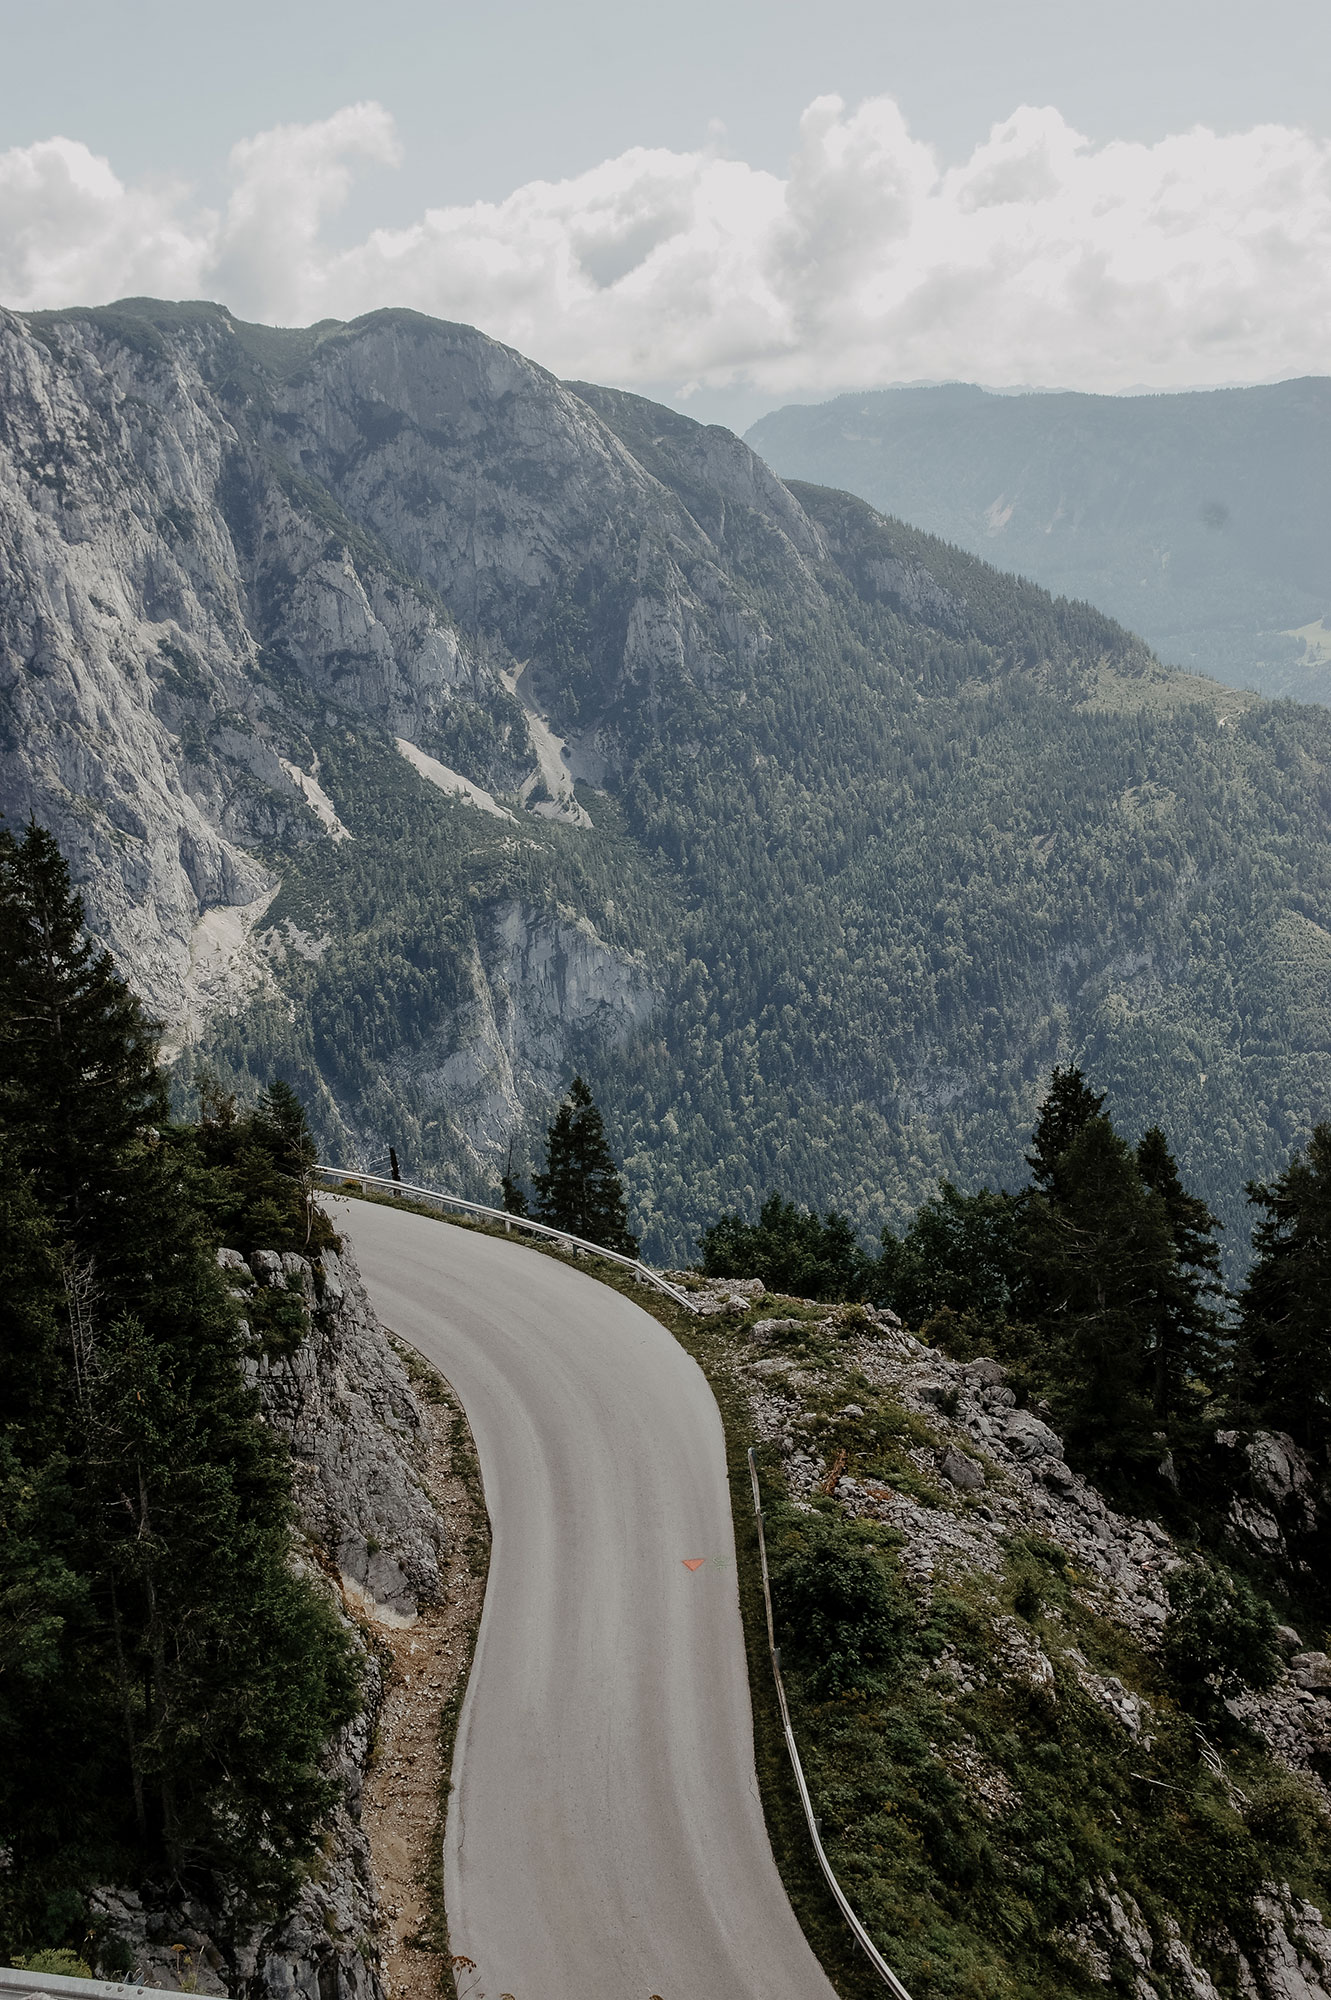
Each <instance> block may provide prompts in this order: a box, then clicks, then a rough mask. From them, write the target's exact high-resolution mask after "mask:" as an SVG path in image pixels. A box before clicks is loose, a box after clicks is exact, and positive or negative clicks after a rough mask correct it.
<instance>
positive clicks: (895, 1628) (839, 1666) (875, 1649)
mask: <svg viewBox="0 0 1331 2000" xmlns="http://www.w3.org/2000/svg"><path fill="white" fill-rule="evenodd" d="M772 1585H773V1596H774V1599H775V1608H776V1617H777V1638H778V1641H779V1643H780V1644H781V1645H782V1648H783V1651H788V1652H789V1653H790V1654H791V1655H792V1656H793V1657H794V1659H795V1660H796V1662H797V1663H798V1665H799V1667H800V1670H801V1671H802V1672H803V1673H804V1675H805V1676H806V1678H807V1680H808V1683H809V1686H810V1688H811V1689H814V1690H816V1691H818V1692H821V1693H826V1694H844V1693H845V1692H847V1690H848V1689H850V1688H853V1687H862V1686H863V1685H864V1684H865V1682H866V1681H867V1680H869V1679H871V1678H872V1676H873V1674H874V1671H875V1670H876V1669H877V1668H878V1667H880V1666H882V1665H883V1663H884V1662H885V1661H886V1660H888V1659H889V1658H890V1657H891V1655H892V1653H893V1652H894V1650H895V1648H896V1647H897V1645H898V1643H899V1641H900V1639H901V1637H902V1635H903V1634H904V1632H905V1630H906V1629H907V1627H908V1626H909V1625H911V1624H912V1623H913V1619H912V1616H911V1611H910V1606H909V1602H908V1600H907V1599H906V1598H905V1596H904V1595H903V1594H901V1593H899V1591H898V1590H897V1589H895V1588H894V1587H893V1585H892V1584H891V1583H890V1582H889V1581H888V1579H887V1577H886V1576H885V1575H884V1573H883V1570H882V1569H881V1567H880V1566H879V1564H878V1563H877V1562H876V1561H875V1560H874V1558H873V1557H872V1556H871V1555H868V1554H866V1553H864V1552H862V1551H860V1550H858V1549H856V1548H855V1547H854V1545H853V1544H852V1543H851V1542H849V1541H848V1539H847V1538H846V1536H845V1534H844V1531H842V1530H841V1529H840V1528H839V1527H838V1526H837V1525H836V1524H833V1523H823V1522H821V1521H819V1522H814V1521H813V1520H810V1522H809V1524H808V1526H807V1528H804V1529H803V1530H802V1532H801V1534H800V1538H799V1542H798V1544H797V1545H796V1546H795V1547H793V1548H791V1549H789V1550H788V1551H787V1552H785V1553H783V1554H782V1555H781V1556H780V1557H779V1558H778V1560H777V1562H776V1563H775V1565H774V1567H773V1575H772Z"/></svg>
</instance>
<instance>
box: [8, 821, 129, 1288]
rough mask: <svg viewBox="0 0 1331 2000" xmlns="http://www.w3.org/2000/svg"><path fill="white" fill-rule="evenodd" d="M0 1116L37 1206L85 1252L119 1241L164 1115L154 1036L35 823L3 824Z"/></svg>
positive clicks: (52, 845)
mask: <svg viewBox="0 0 1331 2000" xmlns="http://www.w3.org/2000/svg"><path fill="white" fill-rule="evenodd" d="M0 979H3V1008H2V1009H0V1117H3V1120H4V1124H5V1129H6V1131H7V1132H8V1134H9V1137H10V1141H11V1144H12V1145H13V1148H14V1151H15V1154H16V1156H17V1158H18V1159H19V1161H20V1162H21V1164H22V1165H23V1167H24V1168H25V1169H26V1171H27V1172H28V1173H29V1174H31V1176H32V1179H33V1184H34V1186H35V1188H36V1191H37V1194H38V1198H39V1199H40V1200H41V1202H42V1204H43V1206H44V1207H45V1208H46V1209H47V1210H48V1211H49V1212H50V1213H51V1214H52V1215H54V1216H56V1217H58V1218H59V1219H60V1223H61V1226H62V1227H63V1228H64V1229H65V1230H66V1231H67V1232H68V1233H69V1234H70V1235H71V1236H72V1237H73V1238H74V1240H75V1241H78V1242H80V1243H83V1244H84V1245H85V1247H86V1245H87V1243H88V1242H89V1241H90V1232H91V1233H96V1234H97V1235H98V1238H99V1243H100V1245H101V1247H102V1248H106V1247H108V1245H114V1242H115V1234H116V1224H115V1217H116V1214H117V1211H118V1210H120V1209H123V1207H124V1206H125V1205H126V1204H128V1203H129V1202H131V1201H132V1195H133V1179H134V1173H135V1156H134V1148H135V1142H136V1141H137V1140H141V1139H142V1138H143V1137H144V1136H145V1135H146V1134H147V1133H149V1132H150V1131H152V1130H153V1129H155V1128H157V1127H160V1126H161V1124H162V1123H163V1122H164V1120H165V1117H166V1112H167V1096H166V1086H165V1082H164V1080H163V1078H162V1076H161V1073H160V1072H159V1070H158V1068H157V1062H156V1039H155V1035H154V1032H153V1030H152V1028H151V1026H150V1024H149V1023H148V1022H147V1021H146V1020H145V1019H144V1015H143V1009H142V1007H141V1006H140V1004H139V1002H138V1000H137V998H136V997H135V995H134V994H133V993H131V992H130V990H129V988H128V987H127V986H126V985H125V983H124V981H123V980H122V979H121V978H119V977H118V975H117V973H116V970H115V967H114V965H113V964H112V961H111V956H110V954H109V952H106V951H99V950H98V949H97V948H96V946H95V945H94V944H93V943H92V942H91V940H90V939H89V938H87V937H85V936H84V934H83V904H82V900H81V899H80V898H79V897H78V896H77V895H76V894H74V893H73V892H72V891H71V888H70V882H69V871H68V869H67V868H66V866H65V862H64V858H63V856H62V855H61V853H60V849H59V848H58V847H57V846H56V843H55V842H54V840H52V838H51V836H50V834H49V833H47V832H46V831H45V830H44V829H43V828H42V827H39V826H36V825H33V826H29V827H28V829H27V831H26V832H25V833H24V834H23V836H22V837H21V839H18V840H16V839H15V838H14V836H13V834H12V833H10V832H9V830H8V829H7V828H4V829H0Z"/></svg>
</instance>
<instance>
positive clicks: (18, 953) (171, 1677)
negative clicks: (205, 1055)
mask: <svg viewBox="0 0 1331 2000" xmlns="http://www.w3.org/2000/svg"><path fill="white" fill-rule="evenodd" d="M81 915H82V913H81V908H80V904H79V899H78V897H77V896H75V895H73V894H71V892H70V889H69V882H68V877H67V874H66V871H65V868H64V865H63V863H62V861H61V859H60V856H59V854H58V852H57V850H56V849H55V847H54V844H53V843H52V842H51V840H50V839H49V837H48V836H47V835H46V834H44V833H43V832H42V831H41V830H40V829H39V828H36V827H32V828H30V829H29V830H28V832H27V833H26V834H25V835H24V836H23V837H22V838H21V839H15V838H14V836H13V835H12V834H10V833H8V832H0V938H2V940H3V949H0V1159H3V1176H2V1177H0V1290H2V1291H3V1296H4V1301H5V1304H4V1318H3V1328H2V1331H0V1518H3V1520H4V1523H5V1531H6V1532H5V1534H4V1536H3V1537H2V1538H0V1659H2V1661H3V1667H4V1672H3V1676H2V1677H0V1824H3V1826H4V1829H5V1846H6V1850H7V1852H6V1861H5V1867H4V1869H3V1871H0V1953H3V1955H10V1954H12V1953H13V1951H14V1950H16V1949H19V1948H28V1947H37V1948H39V1949H40V1948H59V1947H62V1946H65V1945H67V1944H72V1945H75V1946H77V1947H78V1948H79V1949H85V1948H86V1946H87V1943H88V1938H87V1935H86V1930H87V1915H86V1907H85V1904H84V1900H83V1894H84V1891H85V1890H86V1888H87V1887H88V1885H89V1884H90V1883H92V1882H96V1881H103V1882H105V1881H115V1880H136V1879H138V1880H142V1879H144V1877H145V1876H160V1877H163V1878H165V1879H170V1880H175V1881H176V1882H179V1883H182V1884H189V1883H191V1882H193V1883H195V1884H196V1885H199V1884H205V1883H213V1884H222V1885H224V1890H225V1894H226V1896H227V1898H228V1899H229V1900H230V1901H231V1903H232V1904H233V1906H243V1905H244V1904H245V1903H246V1902H247V1901H248V1902H250V1903H251V1904H253V1905H256V1906H263V1905H268V1906H271V1905H272V1904H273V1903H274V1902H275V1901H280V1900H281V1899H282V1898H283V1897H284V1896H289V1895H290V1893H291V1891H292V1887H293V1884H294V1882H295V1880H296V1877H297V1872H298V1870H299V1868H300V1866H301V1865H302V1864H303V1863H304V1862H305V1861H307V1860H308V1858H309V1856H310V1855H311V1853H312V1852H313V1851H314V1848H315V1845H316V1842H317V1837H318V1831H319V1827H320V1823H321V1819H322V1817H323V1815H324V1813H325V1811H326V1809H327V1808H328V1806H329V1804H330V1803H331V1798H332V1790H331V1786H330V1782H329V1780H328V1779H327V1778H326V1777H325V1775H324V1773H323V1771H322V1769H321V1755H322V1752H323V1749H324V1746H325V1744H326V1742H327V1740H328V1738H329V1736H330V1735H331V1733H332V1732H333V1731H334V1730H335V1729H336V1728H337V1727H338V1726H339V1725H340V1724H341V1723H342V1722H344V1721H345V1720H347V1719H348V1717H349V1716H350V1715H351V1714H352V1713H353V1712H354V1710H355V1708H356V1706H357V1701H358V1671H357V1667H356V1664H355V1655H354V1652H353V1649H352V1647H351V1645H350V1643H349V1640H348V1638H347V1636H346V1635H345V1633H344V1631H343V1630H342V1628H341V1627H340V1626H339V1625H338V1623H337V1622H336V1621H335V1619H334V1617H333V1614H332V1612H331V1611H330V1610H329V1609H328V1607H327V1605H326V1603H325V1600H324V1599H323V1597H322V1596H321V1595H320V1594H319V1593H318V1592H317V1591H316V1590H315V1589H314V1588H313V1586H312V1585H311V1584H310V1582H309V1581H308V1580H307V1579H306V1578H304V1577H303V1576H301V1575H298V1574H297V1573H296V1572H295V1571H294V1570H293V1568H292V1565H291V1553H292V1531H291V1483H290V1471H289V1466H288V1462H287V1460H286V1458H285V1456H284V1453H283V1451H282V1450H281V1449H280V1448H279V1446H278V1445H277V1443H276V1441H275V1439H274V1437H273V1434H272V1432H271V1431H270V1430H269V1429H268V1428H267V1427H266V1426H264V1424H263V1423H262V1422H261V1421H260V1420H259V1418H258V1409H257V1401H256V1398H255V1395H254V1393H253V1391H252V1390H251V1389H250V1388H249V1387H248V1386H247V1384H246V1380H245V1375H244V1370H243V1366H242V1363H243V1361H244V1359H245V1355H246V1351H247V1350H246V1348H245V1346H244V1344H243V1342H242V1336H241V1330H240V1324H239V1321H238V1318H237V1313H236V1309H235V1306H234V1304H233V1302H232V1300H231V1298H230V1296H229V1294H228V1291H227V1289H226V1285H225V1283H224V1281H223V1278H222V1275H221V1273H220V1272H219V1269H218V1264H217V1256H216V1251H217V1248H218V1245H219V1241H220V1240H221V1239H220V1235H219V1228H218V1221H219V1218H225V1220H226V1223H227V1225H228V1227H230V1226H231V1225H233V1224H237V1225H243V1224H244V1223H246V1222H247V1221H249V1220H250V1218H249V1215H248V1212H247V1208H246V1203H247V1201H248V1200H250V1199H253V1200H254V1201H255V1209H254V1212H253V1222H252V1228H253V1230H255V1231H259V1232H262V1231H264V1230H267V1229H268V1228H269V1227H270V1226H271V1224H272V1221H273V1217H274V1215H275V1214H277V1213H278V1212H279V1211H283V1210H284V1212H285V1216H286V1219H287V1223H288V1226H290V1227H294V1226H295V1223H296V1218H297V1217H299V1218H300V1225H301V1226H302V1227H306V1226H308V1225H306V1224H305V1212H306V1211H305V1203H304V1198H303V1194H302V1193H299V1192H298V1191H297V1184H296V1182H295V1181H293V1180H290V1179H286V1180H282V1179H281V1178H280V1177H281V1174H282V1172H283V1170H284V1169H285V1168H287V1167H289V1166H290V1165H291V1164H292V1156H293V1154H300V1155H301V1156H302V1157H303V1150H304V1145H305V1140H304V1138H303V1137H302V1134H301V1132H300V1130H299V1129H298V1123H297V1120H296V1117H295V1111H296V1109H298V1107H293V1105H292V1103H291V1102H290V1100H289V1099H287V1098H286V1097H284V1096H283V1095H282V1094H281V1093H280V1092H279V1093H277V1094H276V1096H275V1097H273V1098H271V1099H270V1100H269V1102H268V1104H267V1105H265V1106H264V1107H263V1109H262V1110H261V1112H260V1113H259V1114H257V1117H256V1118H254V1119H251V1120H249V1121H233V1123H234V1124H241V1125H243V1124H246V1123H248V1126H249V1128H250V1130H251V1135H252V1137H254V1138H255V1140H256V1143H257V1147H258V1148H262V1146H263V1145H264V1144H267V1143H270V1144H271V1150H270V1152H269V1155H268V1159H269V1163H270V1169H271V1170H270V1172H269V1174H268V1180H267V1183H266V1185H265V1184H264V1175H263V1174H262V1173H257V1174H256V1171H255V1167H254V1164H253V1162H252V1161H251V1162H250V1163H249V1164H243V1165H242V1168H241V1171H240V1172H239V1174H232V1173H228V1172H227V1171H225V1170H221V1169H218V1168H215V1167H213V1166H211V1165H210V1164H209V1161H208V1154H209V1149H210V1144H211V1141H210V1140H209V1138H208V1137H207V1135H206V1134H205V1136H204V1137H202V1138H200V1137H198V1136H196V1135H195V1134H194V1133H193V1132H191V1131H189V1130H188V1129H182V1128H178V1127H172V1126H170V1125H169V1124H168V1123H167V1122H166V1119H165V1105H166V1095H165V1084H164V1081H163V1079H162V1077H161V1075H160V1073H159V1071H158V1070H157V1068H156V1066H155V1064H154V1060H153V1036H152V1033H151V1030H150V1028H149V1027H148V1025H147V1024H146V1023H145V1021H144V1020H143V1017H142V1013H141V1010H140V1008H139V1005H138V1003H137V1001H136V1000H135V999H134V997H133V996H132V994H131V993H130V992H129V990H128V989H127V988H126V986H125V985H124V984H123V982H122V981H121V980H120V979H119V978H118V977H117V976H116V974H115V973H114V971H113V969H112V967H111V964H110V961H109V959H108V958H107V957H106V956H105V954H103V953H100V952H98V951H96V950H94V949H93V948H92V947H90V946H89V944H88V942H87V941H86V939H85V938H84V937H83V935H82V929H81ZM250 1150H251V1152H253V1151H255V1148H251V1149H250ZM241 1158H242V1161H243V1160H244V1149H243V1148H242V1154H241ZM274 1187H281V1188H282V1189H285V1190H289V1192H288V1193H285V1194H281V1195H279V1196H277V1197H276V1198H274V1194H273V1190H274ZM94 1943H95V1940H94Z"/></svg>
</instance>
